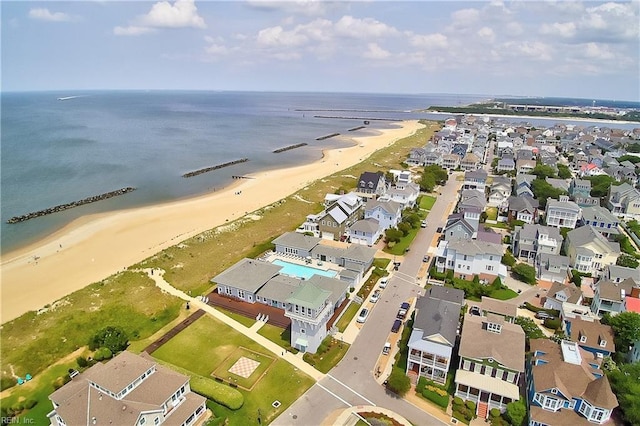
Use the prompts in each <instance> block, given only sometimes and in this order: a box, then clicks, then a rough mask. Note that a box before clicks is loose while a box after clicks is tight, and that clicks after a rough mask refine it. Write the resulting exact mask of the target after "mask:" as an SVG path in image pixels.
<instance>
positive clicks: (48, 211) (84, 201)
mask: <svg viewBox="0 0 640 426" xmlns="http://www.w3.org/2000/svg"><path fill="white" fill-rule="evenodd" d="M132 191H135V188H132V187H130V186H129V187H126V188H122V189H118V190H117V191H111V192H105V193H104V194H100V195H94V196H93V197H88V198H83V199H82V200H78V201H73V202H71V203H66V204H60V205H58V206H55V207H49V208H48V209H44V210H38V211H37V212H31V213H27V214H23V215H22V216H14V217H12V218H11V219H9V220H7V223H18V222H24V221H25V220H29V219H34V218H36V217H41V216H46V215H48V214H53V213H58V212H61V211H64V210H69V209H72V208H74V207H79V206H83V205H85V204H91V203H95V202H96V201H101V200H106V199H107V198H112V197H117V196H118V195H123V194H126V193H128V192H132Z"/></svg>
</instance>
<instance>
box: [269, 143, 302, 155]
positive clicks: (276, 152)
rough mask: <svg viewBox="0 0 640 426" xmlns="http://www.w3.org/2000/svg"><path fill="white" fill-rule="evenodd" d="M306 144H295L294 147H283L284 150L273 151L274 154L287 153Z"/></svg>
mask: <svg viewBox="0 0 640 426" xmlns="http://www.w3.org/2000/svg"><path fill="white" fill-rule="evenodd" d="M305 145H306V143H304V142H303V143H297V144H295V145H289V146H285V147H284V148H278V149H276V150H275V151H273V153H274V154H279V153H281V152H285V151H289V150H290V149H296V148H300V147H301V146H305Z"/></svg>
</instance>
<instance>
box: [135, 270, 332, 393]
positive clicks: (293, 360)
mask: <svg viewBox="0 0 640 426" xmlns="http://www.w3.org/2000/svg"><path fill="white" fill-rule="evenodd" d="M142 271H143V272H145V273H146V274H147V275H148V276H149V278H151V279H152V280H153V281H154V282H155V283H156V285H157V286H158V287H159V288H160V289H161V290H162V291H164V292H166V293H169V294H171V295H172V296H176V297H179V298H180V299H182V300H185V301H188V302H189V304H190V305H191V307H192V309H193V308H195V309H202V310H203V311H205V312H206V313H208V314H209V315H211V316H213V317H215V318H216V319H218V320H220V321H222V322H224V323H225V324H227V325H228V326H229V327H231V328H233V329H235V330H236V331H238V332H240V333H242V334H244V335H245V336H247V337H248V338H250V339H251V340H253V341H255V342H256V343H258V344H259V345H261V346H263V347H264V348H266V349H268V350H270V351H271V352H273V353H274V354H275V355H277V356H279V357H280V358H282V359H284V360H285V361H287V362H288V363H289V364H291V365H293V366H294V367H296V368H297V369H299V370H301V371H303V372H305V373H306V374H308V375H309V376H311V377H312V378H313V379H314V380H316V381H318V380H321V379H322V378H323V377H324V374H323V373H321V372H319V371H318V370H316V369H315V368H313V367H312V366H310V365H309V364H307V363H306V362H304V361H303V360H302V357H301V356H300V357H298V356H296V355H295V354H293V353H291V352H289V351H285V350H284V349H283V348H282V347H280V346H278V345H276V344H275V343H273V342H272V341H271V340H269V339H267V338H266V337H264V336H261V335H260V334H258V332H257V331H258V329H259V328H260V327H251V328H248V327H245V326H244V325H242V324H240V323H239V322H237V321H236V320H234V319H232V318H230V317H228V316H226V315H225V314H223V313H222V312H220V311H218V310H217V309H215V308H214V307H213V306H210V305H208V304H206V303H205V302H203V301H201V300H199V299H197V298H195V297H191V296H189V295H187V294H185V293H184V292H182V291H180V290H178V289H176V288H175V287H173V286H172V285H171V284H169V283H168V282H166V281H165V279H164V277H163V275H164V270H162V269H151V268H147V269H143V270H142ZM152 271H153V274H152Z"/></svg>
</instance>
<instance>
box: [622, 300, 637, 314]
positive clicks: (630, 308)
mask: <svg viewBox="0 0 640 426" xmlns="http://www.w3.org/2000/svg"><path fill="white" fill-rule="evenodd" d="M624 304H625V306H626V307H627V312H636V313H639V314H640V299H637V298H635V297H629V296H627V297H625V302H624Z"/></svg>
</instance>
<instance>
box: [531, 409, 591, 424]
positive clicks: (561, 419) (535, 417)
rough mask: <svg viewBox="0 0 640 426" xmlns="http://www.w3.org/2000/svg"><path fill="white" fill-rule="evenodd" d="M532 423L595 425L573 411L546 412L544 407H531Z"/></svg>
mask: <svg viewBox="0 0 640 426" xmlns="http://www.w3.org/2000/svg"><path fill="white" fill-rule="evenodd" d="M530 408H531V413H530V416H531V421H537V422H540V423H542V424H546V425H571V426H587V425H593V423H591V422H589V420H587V419H586V417H583V416H581V415H580V414H578V413H576V412H575V411H573V410H569V409H566V408H564V409H561V410H558V411H555V412H554V411H549V410H544V409H543V408H542V407H538V406H535V405H531V407H530Z"/></svg>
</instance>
